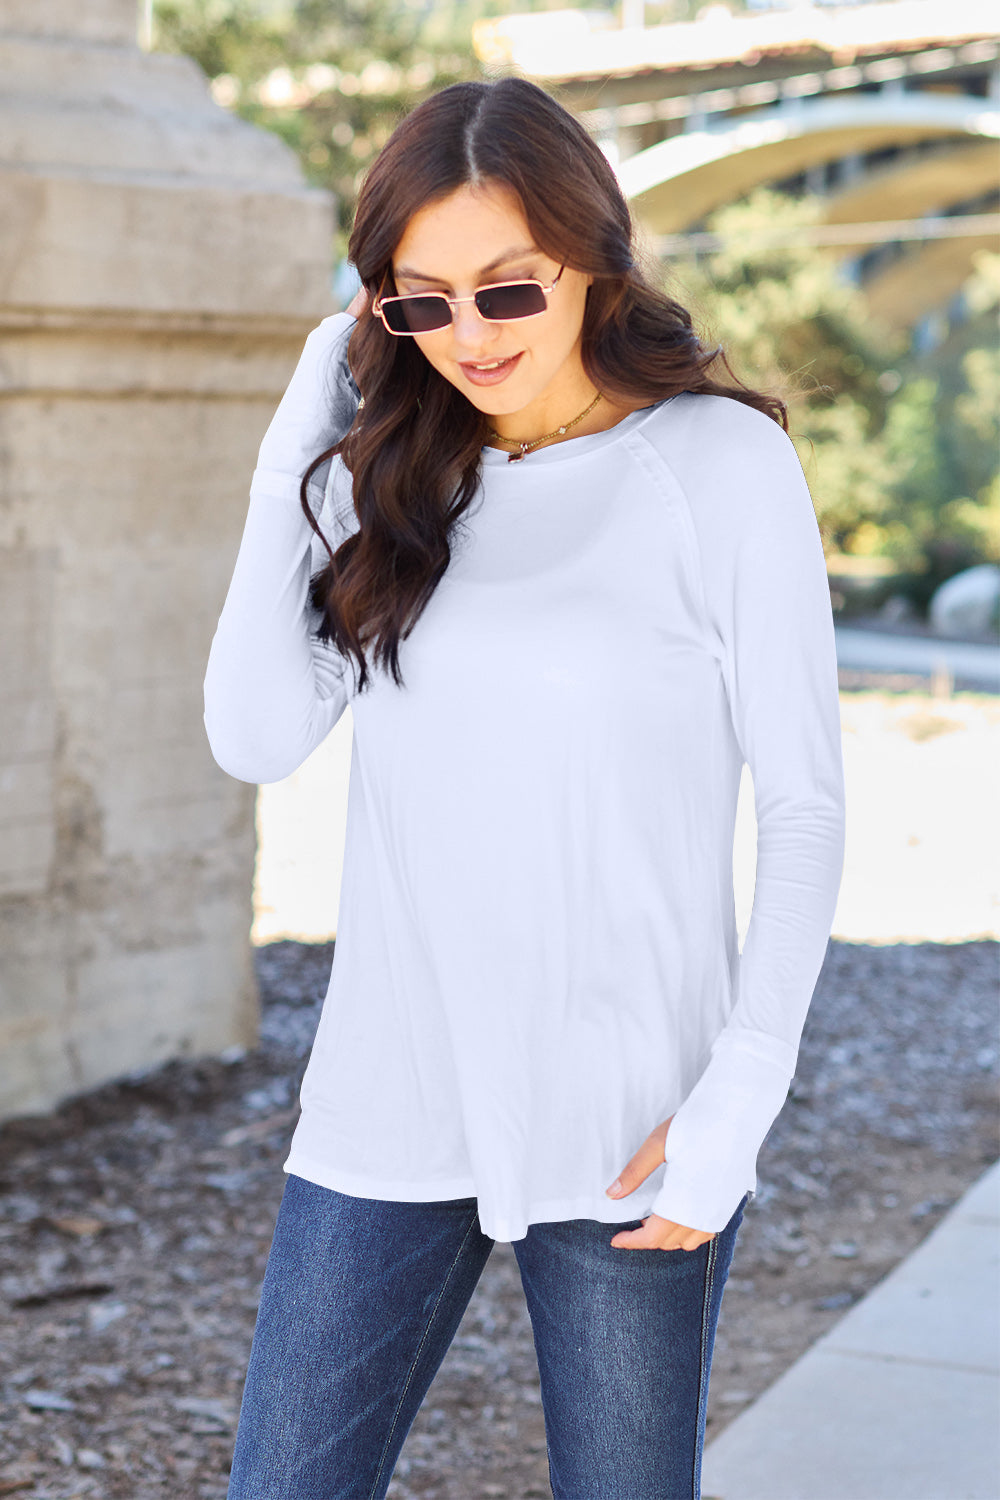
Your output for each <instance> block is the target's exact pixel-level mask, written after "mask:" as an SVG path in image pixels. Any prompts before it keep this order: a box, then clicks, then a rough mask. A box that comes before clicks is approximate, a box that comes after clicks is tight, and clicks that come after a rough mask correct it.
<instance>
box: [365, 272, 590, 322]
mask: <svg viewBox="0 0 1000 1500" xmlns="http://www.w3.org/2000/svg"><path fill="white" fill-rule="evenodd" d="M565 269H566V266H565V264H563V265H561V266H560V267H559V270H558V271H557V272H556V276H555V280H554V281H553V282H552V284H551V285H550V286H545V285H544V284H543V283H542V282H540V281H539V280H538V278H537V277H536V276H519V277H517V279H516V280H514V281H490V282H487V283H486V284H485V286H479V287H477V288H476V290H475V291H474V292H473V294H472V296H471V297H446V296H445V294H444V292H405V293H403V294H402V295H398V294H397V295H395V296H392V297H383V296H382V293H381V292H379V294H378V296H377V297H376V298H375V301H374V302H373V303H372V312H373V313H374V314H375V316H376V317H379V318H381V319H382V326H383V328H384V329H385V330H386V332H387V333H391V334H392V336H393V338H396V339H412V338H419V337H420V334H416V333H413V332H412V331H411V330H410V329H408V328H407V329H402V328H390V327H389V324H388V323H387V322H386V317H385V313H384V312H383V311H382V309H383V307H384V306H385V304H386V303H387V302H412V301H414V300H415V299H416V298H418V297H420V298H424V297H440V298H441V301H442V302H447V304H448V308H449V311H451V310H452V309H453V308H456V307H458V306H460V305H461V303H463V302H475V300H476V298H477V297H478V296H479V293H480V292H495V291H496V290H497V289H498V288H499V287H505V286H537V287H538V289H539V291H540V292H541V293H542V294H543V296H544V297H545V306H544V307H542V308H539V310H538V312H536V313H524V314H523V315H522V316H521V317H520V318H483V315H482V313H481V312H480V313H479V316H480V317H481V318H483V322H484V323H523V322H525V321H526V320H527V319H528V318H540V317H541V316H542V313H546V312H548V310H549V306H548V299H549V295H550V293H551V292H553V291H554V290H555V288H556V284H557V282H558V281H559V278H560V276H561V275H562V273H563V272H564V271H565ZM476 311H477V312H479V308H478V307H477V308H476ZM454 321H455V314H454V312H452V315H451V321H450V322H448V323H442V324H441V327H440V328H428V329H425V330H424V332H426V333H440V332H441V329H442V328H450V327H451V326H452V324H453V323H454Z"/></svg>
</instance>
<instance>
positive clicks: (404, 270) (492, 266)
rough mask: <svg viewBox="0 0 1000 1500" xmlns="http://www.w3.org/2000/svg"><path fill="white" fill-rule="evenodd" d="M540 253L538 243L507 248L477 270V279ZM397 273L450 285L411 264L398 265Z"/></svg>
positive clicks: (406, 276) (411, 279)
mask: <svg viewBox="0 0 1000 1500" xmlns="http://www.w3.org/2000/svg"><path fill="white" fill-rule="evenodd" d="M538 253H539V250H538V246H537V245H528V246H521V247H520V248H519V249H517V250H505V251H504V253H503V254H502V255H498V256H497V257H496V259H495V260H491V261H490V263H489V265H488V266H483V267H482V269H481V270H480V271H478V272H477V279H478V277H481V276H488V275H489V274H490V272H491V271H495V270H496V269H497V267H498V266H504V265H506V264H507V262H508V261H511V260H525V259H526V258H527V257H528V256H529V255H537V254H538ZM396 275H397V276H401V277H403V278H404V279H405V280H406V281H427V282H433V283H434V284H435V285H436V286H448V285H449V283H448V282H447V281H444V280H443V279H442V278H441V277H440V276H425V275H424V273H423V271H415V270H413V268H412V267H411V266H397V267H396Z"/></svg>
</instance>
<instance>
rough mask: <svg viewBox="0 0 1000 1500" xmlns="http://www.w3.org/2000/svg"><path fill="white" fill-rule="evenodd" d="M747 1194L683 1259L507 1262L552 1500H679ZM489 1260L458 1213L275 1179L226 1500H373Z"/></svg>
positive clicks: (588, 1253)
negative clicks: (278, 1196) (534, 1360)
mask: <svg viewBox="0 0 1000 1500" xmlns="http://www.w3.org/2000/svg"><path fill="white" fill-rule="evenodd" d="M749 1197H750V1194H749V1193H748V1194H746V1195H745V1197H744V1199H743V1201H742V1203H741V1204H740V1206H739V1207H738V1208H737V1210H736V1212H735V1213H734V1214H733V1217H732V1218H731V1219H730V1221H729V1223H728V1224H727V1225H726V1227H725V1229H723V1230H721V1231H720V1232H719V1233H718V1234H717V1235H716V1236H715V1237H714V1238H713V1239H710V1240H708V1241H706V1242H705V1244H703V1245H700V1246H699V1247H698V1249H697V1250H625V1249H616V1248H614V1247H612V1245H611V1243H610V1242H611V1239H612V1238H613V1236H614V1235H615V1234H617V1233H618V1232H619V1230H622V1229H636V1228H638V1227H639V1226H640V1225H641V1223H642V1220H641V1219H631V1220H629V1221H628V1222H627V1223H620V1224H602V1223H599V1222H598V1221H597V1220H596V1219H570V1220H567V1221H564V1222H561V1223H545V1224H532V1225H531V1227H530V1228H529V1230H528V1233H527V1235H526V1236H525V1238H524V1239H521V1240H517V1241H515V1242H514V1244H513V1250H514V1254H515V1256H516V1257H517V1263H518V1267H519V1269H520V1272H521V1283H522V1286H523V1288H524V1294H525V1299H526V1301H527V1305H528V1313H529V1315H530V1318H531V1326H532V1333H533V1336H534V1342H535V1352H536V1354H537V1357H538V1369H539V1375H540V1377H541V1395H542V1410H543V1413H544V1417H545V1435H546V1443H547V1448H548V1462H549V1479H550V1483H551V1485H552V1493H553V1496H554V1497H555V1500H699V1496H700V1477H701V1454H702V1447H703V1444H704V1439H705V1403H706V1398H707V1395H708V1380H709V1372H710V1368H711V1363H712V1349H713V1345H714V1342H715V1330H716V1324H717V1322H718V1317H719V1309H720V1306H721V1303H722V1294H723V1290H724V1287H725V1283H726V1278H727V1276H728V1274H729V1266H730V1262H731V1261H732V1257H733V1250H734V1248H735V1244H736V1234H737V1230H738V1229H739V1226H740V1222H741V1220H742V1217H743V1210H744V1208H745V1207H746V1203H747V1200H748V1198H749ZM495 1243H496V1242H495V1241H494V1240H492V1239H490V1238H489V1237H488V1236H487V1235H484V1234H483V1232H482V1230H481V1228H480V1226H479V1215H478V1212H477V1208H476V1200H475V1198H458V1199H448V1200H444V1201H441V1202H436V1203H396V1202H384V1201H382V1200H381V1199H374V1198H356V1197H350V1196H347V1195H346V1194H343V1193H338V1192H334V1191H332V1190H331V1189H329V1188H323V1187H317V1186H315V1185H314V1184H313V1183H310V1182H306V1181H305V1180H304V1179H302V1178H301V1177H295V1176H293V1175H289V1176H288V1178H287V1180H286V1183H285V1189H284V1194H283V1197H282V1200H281V1207H280V1209H279V1212H278V1220H277V1224H276V1226H275V1231H274V1239H273V1241H272V1244H271V1252H270V1255H269V1257H268V1262H267V1269H266V1272H265V1275H264V1284H263V1289H262V1294H261V1301H260V1308H259V1310H258V1313H257V1326H256V1329H255V1332H254V1337H253V1346H252V1348H251V1351H250V1362H249V1367H248V1370H247V1377H246V1384H245V1387H244V1391H243V1402H242V1405H241V1408H240V1419H239V1427H238V1429H237V1433H236V1447H235V1452H234V1455H233V1465H232V1474H231V1477H230V1482H229V1491H228V1500H382V1497H383V1496H384V1495H385V1493H386V1490H387V1489H388V1486H389V1481H390V1479H391V1477H392V1471H393V1467H394V1465H395V1463H396V1459H397V1458H398V1457H399V1452H400V1449H401V1448H402V1446H403V1442H404V1440H405V1438H406V1434H407V1432H408V1431H409V1429H410V1426H411V1424H412V1422H413V1419H414V1417H415V1416H416V1414H417V1411H418V1410H419V1407H420V1404H421V1402H422V1400H423V1398H424V1396H425V1395H426V1393H427V1390H428V1388H429V1386H430V1384H431V1381H432V1380H433V1379H434V1376H435V1374H436V1372H437V1370H438V1368H439V1366H440V1365H441V1363H442V1361H443V1359H444V1356H445V1354H446V1353H447V1351H448V1347H449V1345H450V1344H451V1341H452V1339H453V1338H454V1336H455V1334H456V1332H457V1330H458V1326H459V1324H460V1323H461V1321H462V1315H463V1313H464V1312H465V1309H466V1307H467V1306H468V1304H469V1301H470V1299H471V1297H472V1293H473V1291H474V1290H475V1287H476V1283H477V1282H478V1280H479V1277H480V1275H481V1274H482V1270H483V1267H484V1266H485V1264H486V1262H487V1260H488V1259H489V1256H490V1251H491V1250H492V1249H493V1246H494V1244H495Z"/></svg>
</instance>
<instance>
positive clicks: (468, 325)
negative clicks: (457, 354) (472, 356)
mask: <svg viewBox="0 0 1000 1500" xmlns="http://www.w3.org/2000/svg"><path fill="white" fill-rule="evenodd" d="M451 319H452V329H453V334H454V338H455V342H456V343H458V344H461V345H463V347H465V346H468V347H470V348H472V347H476V346H481V345H482V344H483V343H491V342H492V340H493V338H494V336H495V334H496V333H497V331H498V330H497V325H496V323H487V321H486V319H485V318H483V317H482V316H481V315H480V312H479V309H478V308H477V307H476V304H475V302H472V301H469V302H460V303H459V304H458V306H457V307H453V308H452V310H451Z"/></svg>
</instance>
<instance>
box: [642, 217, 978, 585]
mask: <svg viewBox="0 0 1000 1500" xmlns="http://www.w3.org/2000/svg"><path fill="white" fill-rule="evenodd" d="M820 212H821V204H820V202H819V201H818V200H816V199H810V198H805V199H791V198H785V197H783V196H781V195H779V194H776V193H774V192H771V191H770V190H767V189H761V190H759V191H757V192H755V193H753V194H751V195H750V196H749V197H748V198H747V199H745V200H744V201H742V202H740V203H737V204H733V205H730V206H728V207H726V208H724V209H721V210H719V211H718V212H717V213H716V214H715V215H713V216H712V218H711V219H710V221H709V226H708V227H709V229H710V230H711V231H712V232H713V233H714V234H716V235H717V236H719V240H720V243H719V245H718V248H716V249H714V250H711V251H709V252H706V253H702V254H698V255H697V256H695V257H688V258H686V259H684V260H683V261H680V260H679V261H677V262H675V263H674V264H672V265H671V266H670V267H669V269H668V270H667V272H666V276H665V285H666V287H667V290H668V291H670V292H671V294H672V295H674V296H676V297H677V298H678V299H679V300H680V301H682V302H684V303H686V305H688V306H689V307H690V308H691V309H692V312H693V313H694V314H695V318H696V322H698V323H699V325H700V327H701V330H702V333H703V336H704V337H706V338H707V339H708V340H709V341H710V342H713V343H715V342H718V343H721V344H722V345H723V347H724V348H725V350H726V352H727V356H728V358H729V360H730V363H731V364H732V365H733V368H734V369H735V370H736V372H737V374H738V375H740V377H741V378H742V379H743V380H744V381H746V383H747V384H750V385H753V386H756V387H757V388H765V389H769V390H772V391H774V392H776V393H777V394H779V395H781V396H782V397H783V398H784V399H785V401H786V402H787V403H788V407H789V419H790V423H791V429H792V437H793V440H794V441H795V443H796V446H797V447H798V449H799V453H800V457H801V459H802V463H803V468H804V469H805V472H806V475H807V478H808V479H809V483H810V488H811V490H812V494H813V499H814V501H815V503H816V510H817V515H818V518H819V522H820V528H821V531H822V533H823V537H824V543H825V545H826V546H827V548H828V550H829V551H831V552H838V553H848V554H854V555H855V556H861V557H866V556H867V557H879V558H884V559H886V560H887V562H888V563H890V564H891V565H894V566H895V568H896V569H897V570H898V577H897V586H901V587H902V590H903V591H904V592H908V593H909V594H910V595H911V597H912V598H913V599H914V602H916V603H917V604H919V605H920V606H921V607H923V606H925V605H926V603H927V600H928V598H929V597H930V594H931V593H932V592H933V589H934V588H935V587H936V586H937V584H938V583H939V582H941V581H942V580H943V579H944V578H947V577H949V576H950V575H951V574H952V573H954V572H957V571H958V570H959V569H961V568H964V567H968V566H970V565H972V564H974V563H976V562H981V561H987V560H989V561H1000V480H998V479H997V454H998V433H997V411H998V397H1000V354H998V352H997V349H996V345H995V342H993V341H991V338H990V330H991V328H992V324H993V321H994V318H993V311H992V310H993V308H994V307H995V305H996V302H997V300H998V299H1000V271H998V267H1000V257H989V256H986V257H980V262H979V265H978V269H977V272H976V275H975V277H974V278H973V280H972V281H970V283H969V285H968V287H967V289H966V301H967V305H968V306H969V307H970V308H971V310H972V313H973V317H972V319H971V321H969V322H967V323H966V324H965V325H964V334H963V335H962V337H961V338H959V339H958V340H957V342H956V343H955V346H954V347H950V346H944V347H942V348H941V349H938V350H935V351H933V352H932V353H930V354H927V355H923V356H921V355H918V354H915V353H914V352H913V351H912V350H911V349H910V348H909V347H908V341H907V340H905V339H904V338H903V337H902V336H900V335H898V334H895V333H893V332H892V331H890V330H889V329H888V328H885V327H879V326H878V325H877V323H876V322H875V321H874V320H873V317H872V314H871V310H870V307H869V304H868V301H867V298H866V296H865V294H864V292H863V290H861V289H859V288H858V287H856V286H853V285H851V284H850V283H849V282H847V281H845V280H844V279H843V278H842V277H841V276H839V275H838V271H837V265H836V261H835V260H834V259H833V258H832V257H831V256H830V255H829V254H828V253H826V252H824V251H821V250H817V249H814V248H811V247H809V246H808V245H804V244H802V243H801V242H800V243H798V244H796V243H795V239H794V231H795V230H796V229H797V228H798V227H799V226H804V225H808V224H811V223H815V222H817V221H818V219H819V216H820ZM769 236H770V239H769ZM970 343H971V347H970ZM985 345H988V347H984V346H985Z"/></svg>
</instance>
